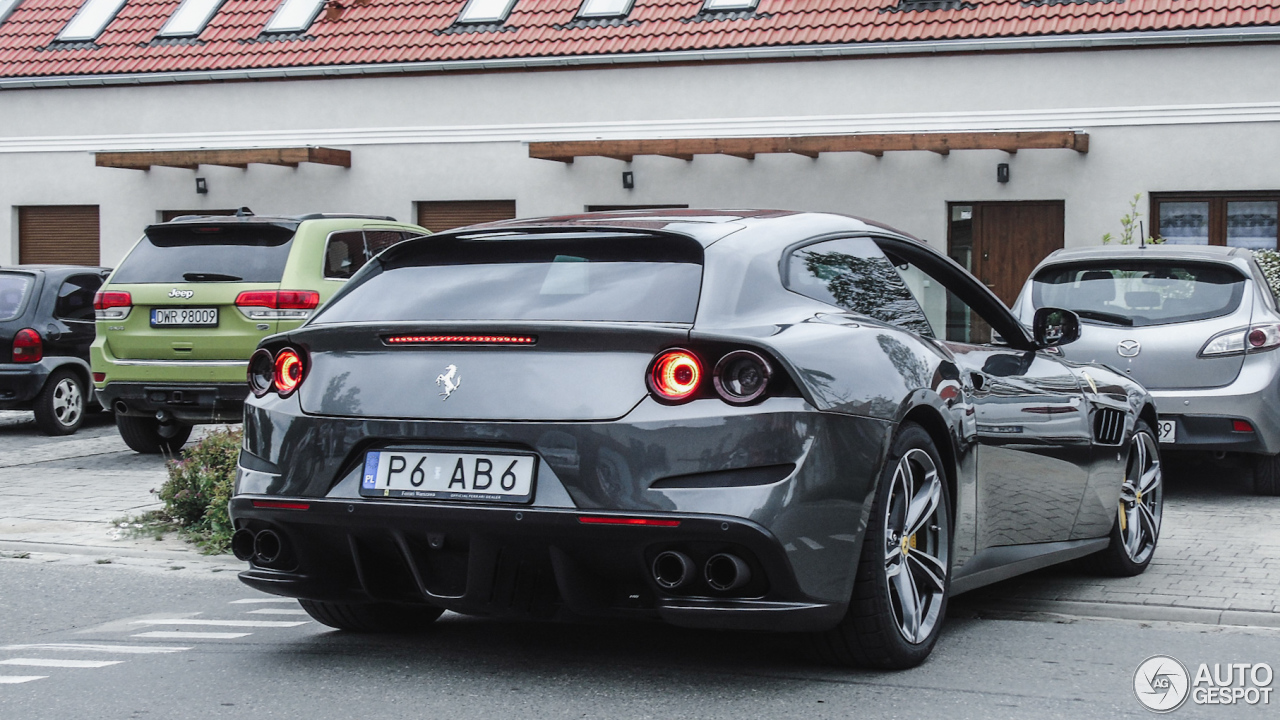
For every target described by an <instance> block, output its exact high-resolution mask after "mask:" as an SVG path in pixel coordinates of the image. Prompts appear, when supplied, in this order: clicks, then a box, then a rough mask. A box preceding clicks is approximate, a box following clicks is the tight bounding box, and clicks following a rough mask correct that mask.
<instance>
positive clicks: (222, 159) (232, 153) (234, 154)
mask: <svg viewBox="0 0 1280 720" xmlns="http://www.w3.org/2000/svg"><path fill="white" fill-rule="evenodd" d="M94 155H95V156H96V163H97V166H98V167H111V168H124V169H126V170H150V169H151V168H153V167H156V166H160V167H176V168H188V169H191V170H195V169H196V168H197V167H199V166H200V165H224V166H227V167H238V168H247V167H249V164H250V163H257V164H260V165H285V166H288V167H298V164H299V163H304V162H308V163H317V164H320V165H337V166H339V167H344V168H349V167H351V151H350V150H336V149H334V148H324V147H293V148H246V149H243V150H156V151H146V152H100V153H94Z"/></svg>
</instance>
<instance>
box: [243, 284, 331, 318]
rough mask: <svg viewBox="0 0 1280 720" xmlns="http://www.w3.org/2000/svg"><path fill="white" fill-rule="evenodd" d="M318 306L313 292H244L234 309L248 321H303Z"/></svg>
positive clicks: (316, 293)
mask: <svg viewBox="0 0 1280 720" xmlns="http://www.w3.org/2000/svg"><path fill="white" fill-rule="evenodd" d="M319 306H320V293H318V292H316V291H314V290H245V291H244V292H242V293H240V294H239V295H237V296H236V307H237V308H238V309H239V310H240V312H241V313H243V314H244V316H245V317H247V318H249V319H250V320H305V319H307V318H308V317H310V316H311V311H312V310H314V309H316V308H317V307H319Z"/></svg>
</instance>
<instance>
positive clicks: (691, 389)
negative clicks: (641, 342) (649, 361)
mask: <svg viewBox="0 0 1280 720" xmlns="http://www.w3.org/2000/svg"><path fill="white" fill-rule="evenodd" d="M701 384H702V364H701V363H699V362H698V356H697V355H694V354H693V353H691V352H689V351H688V350H680V349H674V350H667V351H665V352H663V353H662V354H661V355H659V356H658V357H656V358H654V360H653V365H651V366H650V368H649V390H650V391H652V392H653V394H654V395H657V396H658V397H659V398H660V399H662V400H666V401H667V402H682V401H684V400H688V399H690V398H692V397H693V395H694V393H696V392H698V387H699V386H700V385H701Z"/></svg>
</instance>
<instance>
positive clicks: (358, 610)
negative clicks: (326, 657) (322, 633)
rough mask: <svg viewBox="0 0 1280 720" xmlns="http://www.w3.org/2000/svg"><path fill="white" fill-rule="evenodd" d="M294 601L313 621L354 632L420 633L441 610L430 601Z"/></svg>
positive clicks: (439, 614) (442, 610)
mask: <svg viewBox="0 0 1280 720" xmlns="http://www.w3.org/2000/svg"><path fill="white" fill-rule="evenodd" d="M298 603H299V604H300V605H302V609H303V610H306V611H307V614H308V615H310V616H311V617H312V618H314V619H315V620H316V622H319V623H322V624H324V625H328V626H329V627H331V628H336V629H338V630H346V631H348V632H357V633H420V632H423V631H424V630H426V629H427V628H428V627H430V626H431V623H433V622H435V621H436V619H437V618H439V617H440V616H441V615H442V614H444V609H443V608H438V607H435V606H433V605H392V604H390V603H364V604H355V603H335V602H321V601H319V600H299V601H298Z"/></svg>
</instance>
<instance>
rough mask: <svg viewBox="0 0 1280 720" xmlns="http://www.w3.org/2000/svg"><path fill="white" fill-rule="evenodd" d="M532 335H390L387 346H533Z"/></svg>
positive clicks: (534, 340) (534, 338)
mask: <svg viewBox="0 0 1280 720" xmlns="http://www.w3.org/2000/svg"><path fill="white" fill-rule="evenodd" d="M537 342H538V338H536V337H534V336H533V335H392V336H390V337H388V338H387V344H388V345H533V344H535V343H537Z"/></svg>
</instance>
